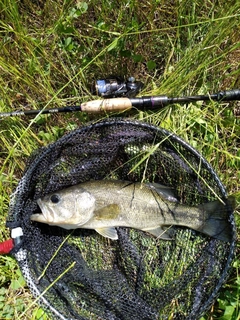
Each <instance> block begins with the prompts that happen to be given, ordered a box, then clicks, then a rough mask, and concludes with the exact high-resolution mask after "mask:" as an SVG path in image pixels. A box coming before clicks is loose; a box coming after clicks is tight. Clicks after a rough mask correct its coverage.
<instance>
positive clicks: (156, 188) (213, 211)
mask: <svg viewBox="0 0 240 320" xmlns="http://www.w3.org/2000/svg"><path fill="white" fill-rule="evenodd" d="M234 201H235V200H234V199H232V198H230V197H229V198H228V200H225V202H224V201H220V200H218V199H217V200H214V201H212V202H207V203H202V204H199V205H196V206H189V205H185V204H182V203H180V202H179V201H178V199H177V198H176V196H175V195H174V192H173V190H172V189H171V188H169V187H167V186H163V185H160V184H158V183H141V182H130V181H121V180H89V181H86V182H83V183H80V184H78V185H74V186H71V187H68V188H66V189H63V190H59V191H56V192H53V193H51V194H48V195H46V196H44V197H42V198H39V199H37V204H38V206H39V208H40V210H41V213H34V214H32V215H31V217H30V219H31V220H32V221H35V222H40V223H45V224H48V225H55V226H58V227H61V228H64V229H77V228H83V229H94V230H96V232H98V233H99V234H101V235H102V236H104V237H107V238H110V239H112V240H117V239H118V234H117V230H116V227H128V228H134V229H138V230H142V231H144V232H148V233H150V234H151V235H153V236H155V237H157V238H161V239H165V240H170V239H172V236H171V232H169V231H168V230H167V227H169V226H172V225H176V226H184V227H188V228H191V229H193V230H196V231H199V232H201V233H203V234H206V235H208V236H211V237H214V238H216V239H219V240H222V241H225V242H229V241H231V236H232V233H231V227H230V223H229V222H228V218H229V208H231V207H230V206H233V205H234Z"/></svg>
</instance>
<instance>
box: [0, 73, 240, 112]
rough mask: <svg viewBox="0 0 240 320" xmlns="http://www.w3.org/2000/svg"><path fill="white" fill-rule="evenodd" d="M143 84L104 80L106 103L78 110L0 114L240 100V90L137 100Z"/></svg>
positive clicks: (101, 89) (100, 85) (101, 90)
mask: <svg viewBox="0 0 240 320" xmlns="http://www.w3.org/2000/svg"><path fill="white" fill-rule="evenodd" d="M142 87H143V84H142V82H140V81H135V79H134V78H133V77H131V78H129V79H128V81H127V82H124V81H123V80H122V79H121V78H112V79H101V80H97V81H96V83H95V88H94V90H93V92H94V94H97V95H98V96H101V97H102V98H104V99H101V100H99V99H98V100H92V101H87V102H83V103H81V104H80V105H76V106H66V107H61V108H52V109H42V110H26V111H11V112H3V113H0V118H4V117H14V116H31V115H37V114H39V113H41V114H53V113H62V112H77V111H79V112H87V113H101V112H117V111H127V110H130V109H132V108H136V109H138V110H156V109H160V108H163V107H165V106H167V105H170V104H175V103H190V102H196V101H210V100H214V101H220V102H222V101H237V100H240V89H234V90H228V91H219V92H217V93H214V94H209V95H196V96H183V97H168V96H165V95H161V96H142V97H136V95H137V94H138V93H139V91H140V90H141V89H142Z"/></svg>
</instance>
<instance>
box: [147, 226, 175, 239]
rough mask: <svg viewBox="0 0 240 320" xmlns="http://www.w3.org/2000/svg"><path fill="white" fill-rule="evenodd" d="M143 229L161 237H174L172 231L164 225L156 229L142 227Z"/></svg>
mask: <svg viewBox="0 0 240 320" xmlns="http://www.w3.org/2000/svg"><path fill="white" fill-rule="evenodd" d="M142 230H143V231H146V232H148V233H150V234H152V235H153V236H155V237H157V238H159V239H163V240H172V237H171V235H170V233H171V232H169V230H167V229H165V230H164V229H163V228H162V227H157V228H154V229H142Z"/></svg>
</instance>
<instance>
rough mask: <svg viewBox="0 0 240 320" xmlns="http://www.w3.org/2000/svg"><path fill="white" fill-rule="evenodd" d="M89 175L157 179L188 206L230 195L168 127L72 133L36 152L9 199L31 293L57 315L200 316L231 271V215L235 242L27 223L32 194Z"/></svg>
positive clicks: (112, 318)
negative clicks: (106, 235)
mask: <svg viewBox="0 0 240 320" xmlns="http://www.w3.org/2000/svg"><path fill="white" fill-rule="evenodd" d="M90 179H96V180H101V179H117V180H119V179H122V180H129V181H133V182H135V181H147V182H157V183H161V184H164V185H166V186H169V187H172V188H174V190H175V194H176V196H177V197H178V199H179V201H180V202H182V203H184V204H189V205H197V204H199V203H203V202H207V201H212V200H214V199H216V197H221V198H225V197H226V192H225V189H224V187H223V185H222V184H221V182H220V180H219V178H218V177H217V175H216V173H215V172H214V171H213V169H212V167H211V166H210V165H209V164H208V163H207V161H206V160H205V159H204V158H203V157H202V156H201V155H200V154H199V153H198V152H197V151H195V150H194V149H193V148H192V147H190V146H189V145H188V144H187V143H185V142H184V141H183V140H181V139H180V138H179V137H177V136H175V135H173V134H172V133H170V132H168V131H166V130H164V129H161V128H156V127H155V126H152V125H150V124H146V123H141V122H137V121H130V120H124V119H123V120H122V119H110V120H105V121H101V122H98V123H95V124H90V125H88V126H85V127H82V128H80V129H77V130H75V131H72V132H70V133H69V134H67V135H65V136H64V137H62V138H61V139H59V140H58V141H57V142H55V143H53V144H51V145H49V146H47V147H46V148H42V149H40V150H38V151H37V152H36V153H35V154H34V155H32V157H31V159H30V160H29V163H28V164H27V166H26V170H25V172H24V175H23V177H22V179H21V180H20V182H19V185H18V187H17V189H16V191H15V193H14V194H13V195H12V198H11V202H10V209H9V218H8V226H10V228H15V227H17V226H21V227H22V229H23V234H24V236H23V237H22V239H21V242H20V243H19V245H17V246H16V248H15V250H14V251H13V252H12V253H13V255H14V256H15V257H16V259H17V260H18V262H19V265H20V268H21V270H22V272H23V275H24V276H25V278H26V280H27V283H28V285H29V287H30V289H31V291H32V293H33V294H34V295H35V296H37V297H39V296H40V298H39V302H41V303H42V305H43V306H45V308H46V309H47V310H48V311H49V312H50V314H51V315H52V317H53V318H54V319H96V320H100V319H107V320H120V319H124V320H128V319H129V320H130V319H131V320H132V319H141V320H143V319H149V320H150V319H151V320H153V319H194V320H196V319H198V318H199V317H200V315H201V314H202V313H203V312H205V311H206V310H207V309H208V308H209V306H210V305H211V304H212V302H213V300H214V299H215V298H216V295H217V293H218V291H219V288H220V287H221V285H222V284H223V283H224V282H225V280H226V277H227V275H228V271H229V268H230V264H231V261H232V258H233V254H234V238H235V226H234V221H233V213H232V212H231V211H230V212H229V225H230V226H231V230H232V241H231V242H222V241H220V240H216V239H214V238H211V237H208V236H205V235H204V234H201V233H199V232H196V231H193V230H191V229H188V228H184V227H173V232H174V240H172V241H165V240H161V239H157V238H154V237H153V236H150V235H149V234H147V233H145V232H143V231H139V230H135V229H131V228H117V232H118V238H119V239H118V240H115V241H114V240H110V239H107V238H104V237H103V236H101V235H99V234H98V233H96V232H95V231H94V230H85V229H76V230H74V231H72V230H64V229H62V228H60V227H54V226H49V225H45V224H40V223H36V222H31V221H30V215H31V214H33V213H35V212H37V211H39V209H38V206H37V203H36V199H38V198H39V197H42V196H43V195H45V194H48V193H50V192H53V191H56V190H60V189H63V188H66V187H69V186H72V185H76V184H79V183H81V182H85V181H88V180H90Z"/></svg>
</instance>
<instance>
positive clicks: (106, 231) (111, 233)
mask: <svg viewBox="0 0 240 320" xmlns="http://www.w3.org/2000/svg"><path fill="white" fill-rule="evenodd" d="M95 230H96V231H97V232H98V233H99V234H101V235H102V236H103V237H105V238H109V239H112V240H117V239H118V234H117V230H116V229H115V228H114V227H106V228H97V229H95Z"/></svg>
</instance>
